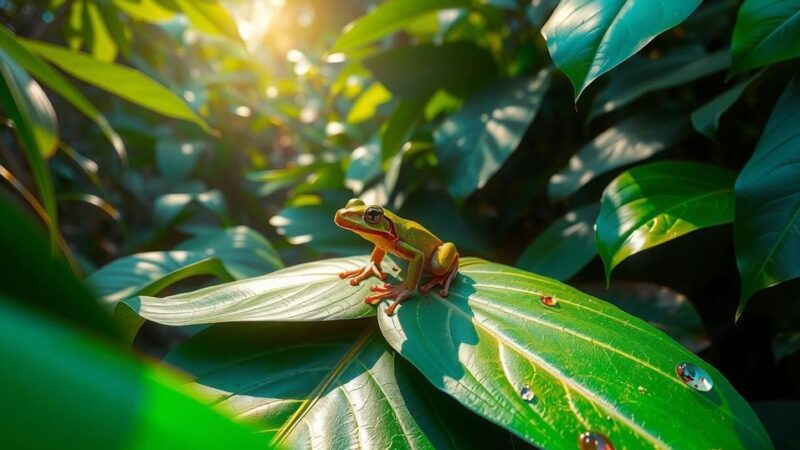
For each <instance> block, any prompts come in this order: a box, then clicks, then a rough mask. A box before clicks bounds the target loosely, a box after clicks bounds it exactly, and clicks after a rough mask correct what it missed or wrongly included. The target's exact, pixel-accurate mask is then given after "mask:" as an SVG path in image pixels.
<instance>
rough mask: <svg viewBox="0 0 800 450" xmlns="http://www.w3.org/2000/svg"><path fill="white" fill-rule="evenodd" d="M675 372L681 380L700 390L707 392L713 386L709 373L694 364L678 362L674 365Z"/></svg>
mask: <svg viewBox="0 0 800 450" xmlns="http://www.w3.org/2000/svg"><path fill="white" fill-rule="evenodd" d="M675 373H676V374H678V378H680V379H681V381H683V382H684V383H686V384H688V385H689V386H690V387H692V388H694V389H696V390H698V391H700V392H708V391H710V390H711V388H712V387H714V380H712V379H711V375H709V374H708V372H706V371H705V370H703V369H701V368H699V367H697V366H695V365H692V364H689V363H680V364H678V366H677V367H675Z"/></svg>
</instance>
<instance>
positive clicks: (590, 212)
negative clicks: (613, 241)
mask: <svg viewBox="0 0 800 450" xmlns="http://www.w3.org/2000/svg"><path fill="white" fill-rule="evenodd" d="M599 211H600V204H598V203H590V204H588V205H585V206H583V207H580V208H578V209H576V210H574V211H570V212H568V213H566V214H565V215H564V216H563V217H561V218H559V219H558V220H556V221H555V222H553V223H552V224H550V226H548V227H547V228H546V229H545V230H544V231H542V233H541V234H539V236H537V237H536V240H534V241H533V242H531V243H530V244H529V245H528V246H527V247H525V250H524V251H523V252H522V255H520V257H519V259H517V263H516V264H515V265H516V266H518V267H520V268H522V269H525V270H527V271H530V272H533V273H537V274H539V275H543V276H546V277H551V278H555V279H556V280H568V279H570V278H572V277H573V276H574V275H575V274H576V273H578V272H579V271H580V270H581V269H583V268H584V266H586V264H589V262H590V261H591V260H592V259H594V257H595V256H597V248H596V247H595V245H594V222H595V219H597V213H598V212H599Z"/></svg>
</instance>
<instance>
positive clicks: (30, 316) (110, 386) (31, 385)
mask: <svg viewBox="0 0 800 450" xmlns="http://www.w3.org/2000/svg"><path fill="white" fill-rule="evenodd" d="M51 293H52V292H51ZM62 300H63V299H62ZM20 304H21V302H18V303H17V304H16V305H15V304H13V303H11V302H9V301H8V299H7V298H5V297H2V298H0V342H3V345H0V358H2V361H3V364H4V365H5V367H6V368H7V369H4V370H1V371H0V395H2V396H3V405H2V406H0V410H2V412H3V420H2V422H0V435H2V436H3V438H2V439H3V446H4V447H6V448H20V449H21V448H25V449H31V450H45V449H52V448H54V445H55V446H56V447H58V448H59V449H65V450H84V449H89V448H98V447H102V448H126V449H132V450H133V449H142V450H144V449H153V448H170V449H215V448H222V447H228V446H230V447H231V448H237V449H258V448H262V447H261V446H260V445H259V440H258V439H257V438H256V437H255V436H254V435H253V434H252V432H251V430H248V429H245V428H243V427H242V426H241V425H237V424H235V423H234V422H233V421H231V420H230V419H228V418H226V417H224V416H222V415H221V414H219V413H218V412H215V411H213V410H211V409H209V408H208V407H206V406H205V405H202V404H201V403H200V402H199V401H197V400H195V399H194V398H191V397H189V396H187V395H186V394H185V393H183V392H182V391H181V390H180V389H179V388H178V386H179V384H180V383H181V380H180V379H178V378H177V377H175V375H173V374H170V373H167V372H166V371H163V370H157V369H154V368H153V367H150V366H148V365H145V364H142V363H140V362H138V361H136V360H134V359H132V358H130V357H128V356H126V355H124V354H122V353H121V352H120V350H119V348H118V347H116V346H112V345H109V344H107V343H106V342H104V341H102V340H100V339H98V338H97V337H96V336H92V335H89V334H86V333H83V332H81V331H79V330H77V329H74V328H71V327H68V326H67V325H65V324H64V323H62V322H57V321H55V320H53V319H52V318H50V317H48V316H44V315H41V314H35V313H34V312H33V311H32V310H27V309H24V308H23V307H22V306H20ZM11 343H24V345H9V344H11ZM46 417H50V418H53V420H50V421H48V423H47V425H46V428H47V429H46V431H44V430H43V426H44V425H43V420H44V418H46ZM56 443H57V444H56Z"/></svg>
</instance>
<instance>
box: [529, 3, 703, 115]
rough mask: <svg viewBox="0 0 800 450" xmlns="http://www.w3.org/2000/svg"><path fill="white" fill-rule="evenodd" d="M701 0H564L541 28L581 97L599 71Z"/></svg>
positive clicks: (613, 64)
mask: <svg viewBox="0 0 800 450" xmlns="http://www.w3.org/2000/svg"><path fill="white" fill-rule="evenodd" d="M699 5H700V0H659V1H646V2H633V1H630V0H563V1H561V3H559V5H558V7H557V8H556V10H555V11H554V12H553V14H552V15H551V16H550V19H549V20H548V21H547V23H546V24H545V25H544V27H543V28H542V35H544V38H545V40H546V41H547V48H548V50H550V56H551V57H552V58H553V62H555V64H556V66H558V68H559V69H561V71H562V72H564V74H566V75H567V77H569V79H570V81H572V85H573V86H574V87H575V100H576V101H577V99H578V97H580V95H581V93H582V92H583V90H584V89H586V87H587V86H589V84H590V83H591V82H592V81H594V80H595V79H596V78H597V77H599V76H601V75H603V74H604V73H606V72H608V71H609V70H611V69H613V68H614V67H616V66H617V65H618V64H619V63H621V62H623V61H625V60H626V59H628V58H629V57H630V56H631V55H633V54H634V53H636V52H638V51H639V50H641V49H642V47H644V46H645V45H647V43H648V42H650V41H651V40H653V38H654V37H656V36H658V35H659V34H661V33H663V32H664V31H666V30H668V29H670V28H672V27H674V26H675V25H678V24H679V23H681V22H683V20H684V19H685V18H686V17H688V16H689V14H691V13H692V11H694V10H695V8H697V6H699Z"/></svg>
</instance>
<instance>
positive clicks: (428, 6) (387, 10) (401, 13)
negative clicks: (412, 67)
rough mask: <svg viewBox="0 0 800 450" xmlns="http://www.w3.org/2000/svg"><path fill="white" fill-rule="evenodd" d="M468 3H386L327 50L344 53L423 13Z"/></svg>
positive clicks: (437, 0) (351, 26) (453, 0)
mask: <svg viewBox="0 0 800 450" xmlns="http://www.w3.org/2000/svg"><path fill="white" fill-rule="evenodd" d="M471 3H472V2H471V1H470V0H389V1H387V2H385V3H381V4H380V5H378V6H377V7H376V8H375V9H373V10H372V11H370V12H369V13H368V14H366V15H364V16H362V17H360V18H359V19H358V20H356V21H354V22H352V23H350V24H348V25H347V26H346V27H345V28H344V30H343V31H344V32H343V33H342V34H341V35H340V36H339V38H338V39H337V40H336V43H335V44H334V45H333V48H332V49H331V51H334V52H342V51H344V52H346V51H351V50H356V49H358V48H359V47H363V46H365V45H368V44H371V43H373V42H375V41H376V40H378V39H380V38H382V37H385V36H387V35H389V34H391V33H393V32H395V31H398V30H401V29H402V28H403V27H405V26H406V25H408V24H409V23H411V22H412V21H414V20H415V19H418V18H419V17H421V16H422V15H424V14H426V13H430V12H432V11H438V10H441V9H448V8H459V7H467V6H470V4H471Z"/></svg>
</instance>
